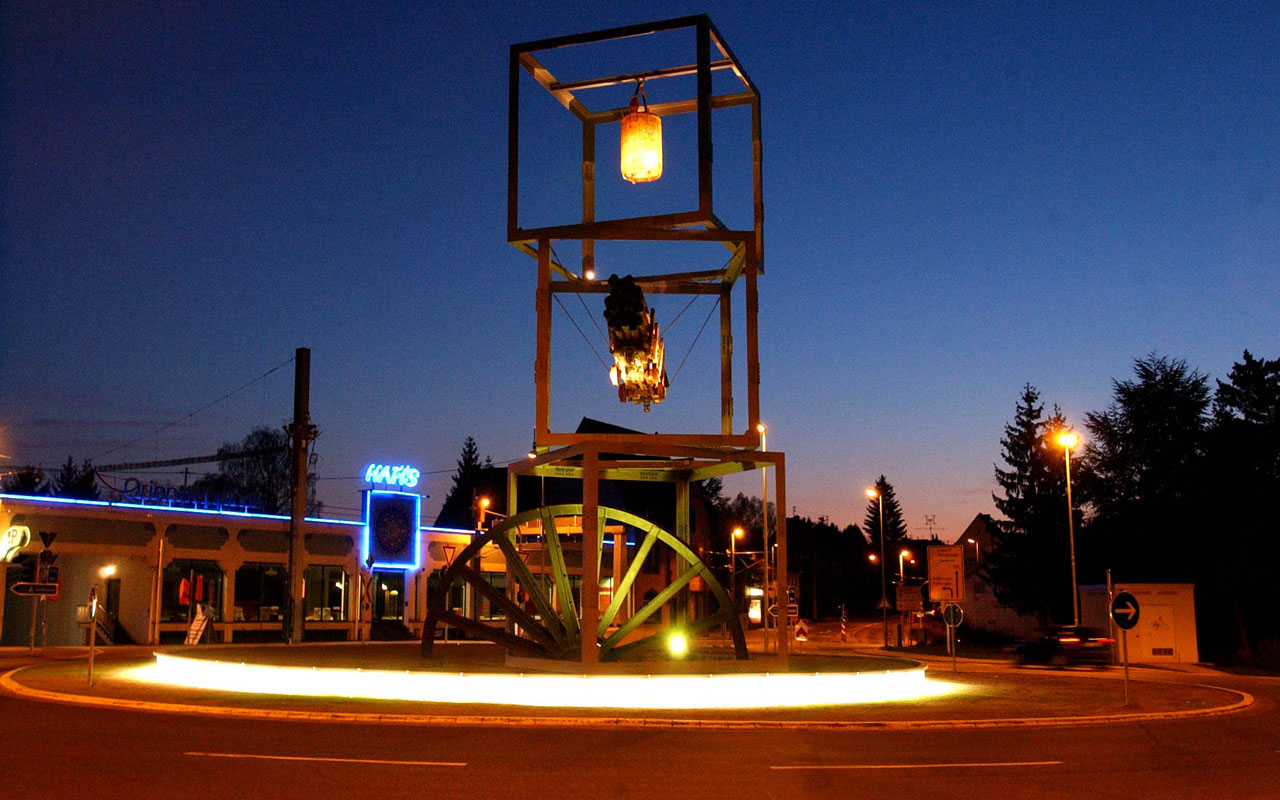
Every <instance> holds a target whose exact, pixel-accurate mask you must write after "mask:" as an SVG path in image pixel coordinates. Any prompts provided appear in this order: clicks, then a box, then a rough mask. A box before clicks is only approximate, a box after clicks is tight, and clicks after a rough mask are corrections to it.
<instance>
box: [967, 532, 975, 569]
mask: <svg viewBox="0 0 1280 800" xmlns="http://www.w3.org/2000/svg"><path fill="white" fill-rule="evenodd" d="M965 541H966V542H968V543H969V544H971V545H973V563H975V564H976V563H978V540H977V539H975V538H973V537H972V536H969V537H966V538H965Z"/></svg>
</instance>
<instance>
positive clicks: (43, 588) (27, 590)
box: [9, 583, 58, 597]
mask: <svg viewBox="0 0 1280 800" xmlns="http://www.w3.org/2000/svg"><path fill="white" fill-rule="evenodd" d="M9 591H11V592H13V593H14V594H16V595H18V596H20V597H32V596H35V597H48V596H51V595H56V594H57V593H58V584H56V583H15V584H14V585H12V586H10V587H9Z"/></svg>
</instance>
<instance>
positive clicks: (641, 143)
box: [620, 83, 662, 183]
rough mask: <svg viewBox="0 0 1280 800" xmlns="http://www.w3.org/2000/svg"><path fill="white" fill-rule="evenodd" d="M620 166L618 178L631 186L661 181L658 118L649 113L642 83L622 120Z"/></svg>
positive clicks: (659, 119)
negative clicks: (626, 181) (623, 179)
mask: <svg viewBox="0 0 1280 800" xmlns="http://www.w3.org/2000/svg"><path fill="white" fill-rule="evenodd" d="M642 103H643V108H642V107H641V104H642ZM620 163H621V166H622V177H624V178H626V179H627V180H629V181H631V182H632V183H648V182H649V181H656V180H657V179H658V178H661V177H662V118H661V117H659V116H658V115H657V114H654V113H653V112H652V111H650V110H649V101H648V100H647V99H646V98H645V97H644V83H640V84H639V85H638V86H637V87H636V93H635V94H634V95H632V97H631V108H630V109H629V110H628V111H627V113H626V114H624V115H623V116H622V158H621V162H620Z"/></svg>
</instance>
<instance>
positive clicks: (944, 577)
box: [929, 544, 964, 603]
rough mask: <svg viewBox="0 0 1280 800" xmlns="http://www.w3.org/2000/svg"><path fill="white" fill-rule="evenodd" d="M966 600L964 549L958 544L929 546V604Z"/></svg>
mask: <svg viewBox="0 0 1280 800" xmlns="http://www.w3.org/2000/svg"><path fill="white" fill-rule="evenodd" d="M962 600H964V547H962V546H961V545H958V544H931V545H929V602H931V603H958V602H960V601H962Z"/></svg>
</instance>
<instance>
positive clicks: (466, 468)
mask: <svg viewBox="0 0 1280 800" xmlns="http://www.w3.org/2000/svg"><path fill="white" fill-rule="evenodd" d="M492 463H493V459H492V458H488V459H486V460H485V461H484V462H481V461H480V449H479V448H478V447H476V440H475V439H474V438H472V437H470V436H468V437H467V438H466V439H465V440H463V442H462V453H461V455H459V456H458V461H457V465H458V468H457V470H456V471H455V472H454V473H453V486H451V487H449V494H447V495H445V498H444V503H442V504H441V506H440V515H439V516H438V517H437V518H436V524H437V525H443V526H448V527H458V528H466V527H474V526H475V519H476V510H475V506H474V502H475V493H476V491H477V489H478V488H479V487H480V485H481V482H482V476H483V474H484V470H485V468H486V467H490V468H491V466H492Z"/></svg>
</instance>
